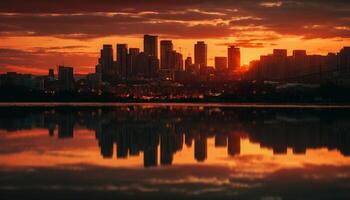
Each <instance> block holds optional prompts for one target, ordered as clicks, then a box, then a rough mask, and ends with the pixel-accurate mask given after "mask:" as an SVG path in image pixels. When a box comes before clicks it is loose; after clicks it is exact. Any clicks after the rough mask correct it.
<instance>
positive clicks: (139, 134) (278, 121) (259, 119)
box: [0, 106, 350, 167]
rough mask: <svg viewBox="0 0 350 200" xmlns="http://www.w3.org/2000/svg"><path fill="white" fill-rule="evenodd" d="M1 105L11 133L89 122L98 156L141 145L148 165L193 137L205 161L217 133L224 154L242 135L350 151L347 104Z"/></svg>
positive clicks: (299, 150) (169, 158)
mask: <svg viewBox="0 0 350 200" xmlns="http://www.w3.org/2000/svg"><path fill="white" fill-rule="evenodd" d="M0 113H1V115H0V129H2V130H6V131H8V132H9V133H10V132H14V131H18V130H31V129H37V128H45V129H47V131H48V135H49V136H50V137H57V138H58V139H67V138H73V137H74V131H75V130H78V129H88V130H92V131H94V132H95V137H96V140H97V141H98V145H99V148H100V152H101V156H102V157H103V158H113V156H115V157H116V159H125V158H128V157H132V156H139V155H140V153H142V154H143V163H144V166H145V167H149V166H157V165H159V164H160V165H171V164H172V163H173V157H174V154H175V153H176V152H179V151H181V150H182V149H183V146H184V145H186V146H187V147H192V145H194V148H193V149H194V152H193V155H194V156H193V158H194V159H195V160H196V161H197V162H204V161H205V160H206V159H207V154H208V139H213V140H214V142H215V147H217V148H226V151H227V155H228V156H235V155H239V154H240V151H241V139H244V138H249V140H250V141H251V142H254V143H258V144H260V147H262V148H263V147H266V148H268V149H272V150H273V154H287V149H288V148H291V149H292V151H293V154H305V153H306V150H307V149H321V148H327V149H328V150H338V151H340V152H341V154H342V155H344V156H349V155H350V135H349V134H348V130H349V128H350V123H349V121H350V118H349V114H348V111H347V110H344V109H342V110H330V109H326V110H323V109H281V108H279V109H271V108H269V109H261V108H259V109H249V108H212V107H172V106H163V107H144V106H127V107H125V106H124V107H123V106H120V107H110V108H98V107H90V108H89V107H88V108H72V107H57V108H37V107H36V108H18V107H12V108H1V111H0ZM56 135H57V136H56ZM115 146H116V148H115ZM158 151H160V152H158ZM159 154H160V155H159ZM158 155H159V156H160V158H158ZM158 160H159V162H160V163H158Z"/></svg>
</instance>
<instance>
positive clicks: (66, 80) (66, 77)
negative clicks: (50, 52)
mask: <svg viewBox="0 0 350 200" xmlns="http://www.w3.org/2000/svg"><path fill="white" fill-rule="evenodd" d="M58 81H59V83H60V90H61V91H73V90H74V77H73V68H72V67H65V66H59V67H58Z"/></svg>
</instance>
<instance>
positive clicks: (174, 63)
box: [170, 51, 184, 71]
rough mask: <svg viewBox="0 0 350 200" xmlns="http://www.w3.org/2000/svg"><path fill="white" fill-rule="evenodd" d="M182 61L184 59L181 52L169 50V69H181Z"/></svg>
mask: <svg viewBox="0 0 350 200" xmlns="http://www.w3.org/2000/svg"><path fill="white" fill-rule="evenodd" d="M183 62H184V61H183V57H182V54H181V53H178V52H176V51H171V59H170V69H172V70H174V71H182V70H183Z"/></svg>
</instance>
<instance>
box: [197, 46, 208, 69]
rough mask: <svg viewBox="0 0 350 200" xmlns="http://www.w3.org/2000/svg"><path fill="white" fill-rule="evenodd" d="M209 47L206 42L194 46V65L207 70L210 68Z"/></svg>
mask: <svg viewBox="0 0 350 200" xmlns="http://www.w3.org/2000/svg"><path fill="white" fill-rule="evenodd" d="M207 56H208V47H207V44H205V43H204V41H198V42H197V44H195V45H194V64H195V65H196V66H198V68H206V67H207V66H208V64H207V61H208V58H207Z"/></svg>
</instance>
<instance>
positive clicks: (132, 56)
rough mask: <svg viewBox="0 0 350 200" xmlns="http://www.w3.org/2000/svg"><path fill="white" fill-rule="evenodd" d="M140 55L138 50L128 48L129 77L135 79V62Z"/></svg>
mask: <svg viewBox="0 0 350 200" xmlns="http://www.w3.org/2000/svg"><path fill="white" fill-rule="evenodd" d="M139 54H140V49H139V48H130V49H129V54H128V57H127V69H128V70H129V71H130V74H131V76H133V77H135V76H136V74H137V68H136V62H137V56H138V55H139Z"/></svg>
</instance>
